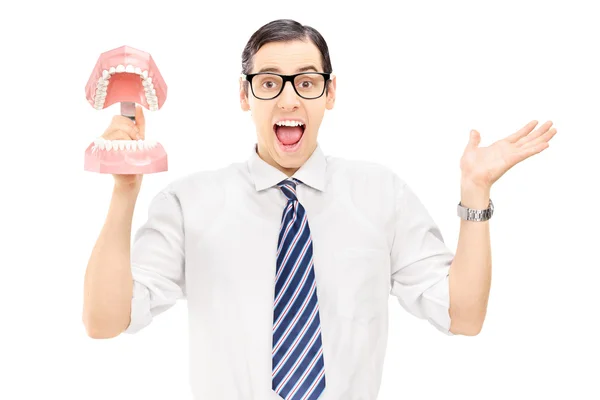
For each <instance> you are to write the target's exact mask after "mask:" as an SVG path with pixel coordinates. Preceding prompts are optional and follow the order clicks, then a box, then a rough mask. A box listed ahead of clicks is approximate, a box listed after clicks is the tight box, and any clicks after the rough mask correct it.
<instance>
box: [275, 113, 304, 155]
mask: <svg viewBox="0 0 600 400" xmlns="http://www.w3.org/2000/svg"><path fill="white" fill-rule="evenodd" d="M305 130H306V125H305V124H304V123H303V122H301V121H295V120H283V121H279V122H277V123H276V124H274V125H273V132H275V136H276V137H277V142H278V143H279V146H280V148H281V149H282V150H284V151H294V150H296V149H297V148H298V147H299V146H300V143H301V141H302V138H303V137H304V131H305Z"/></svg>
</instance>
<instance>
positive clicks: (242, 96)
mask: <svg viewBox="0 0 600 400" xmlns="http://www.w3.org/2000/svg"><path fill="white" fill-rule="evenodd" d="M244 82H246V81H245V80H244V79H243V78H242V77H240V107H241V108H242V111H248V110H250V103H249V102H248V96H247V95H246V91H245V90H244Z"/></svg>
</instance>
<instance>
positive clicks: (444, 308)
mask: <svg viewBox="0 0 600 400" xmlns="http://www.w3.org/2000/svg"><path fill="white" fill-rule="evenodd" d="M422 301H423V304H422V309H423V311H424V314H425V315H426V316H427V320H428V321H429V323H431V324H432V325H433V326H434V327H435V328H436V329H437V330H439V331H440V332H442V333H444V334H446V335H448V336H454V334H453V333H452V332H450V322H451V319H450V280H449V277H448V275H446V276H445V277H444V279H442V280H441V281H439V282H437V283H436V284H435V285H433V286H432V287H430V288H429V289H427V290H426V291H425V292H424V293H423V296H422Z"/></svg>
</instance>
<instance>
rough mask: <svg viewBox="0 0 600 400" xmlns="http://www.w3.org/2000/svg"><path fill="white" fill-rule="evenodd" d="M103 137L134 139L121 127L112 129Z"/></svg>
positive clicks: (107, 138)
mask: <svg viewBox="0 0 600 400" xmlns="http://www.w3.org/2000/svg"><path fill="white" fill-rule="evenodd" d="M102 138H103V139H106V140H132V139H131V136H130V135H129V134H128V133H127V132H125V131H122V130H120V129H116V130H113V131H110V132H109V133H107V134H105V135H102Z"/></svg>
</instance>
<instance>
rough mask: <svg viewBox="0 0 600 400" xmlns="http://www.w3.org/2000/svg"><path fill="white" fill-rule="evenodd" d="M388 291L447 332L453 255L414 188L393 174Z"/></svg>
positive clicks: (405, 306)
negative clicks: (392, 227)
mask: <svg viewBox="0 0 600 400" xmlns="http://www.w3.org/2000/svg"><path fill="white" fill-rule="evenodd" d="M395 193H396V195H395V196H396V197H395V210H394V218H395V219H394V240H393V244H392V250H391V294H392V295H394V296H395V297H397V298H398V301H399V302H400V304H401V305H402V307H403V308H404V309H405V310H406V311H408V312H409V313H410V314H412V315H414V316H416V317H418V318H422V319H426V320H427V321H429V322H430V323H431V324H432V325H433V326H434V327H435V328H437V329H438V330H439V331H441V332H443V333H445V334H446V335H449V336H453V334H452V332H450V314H449V308H450V296H449V292H450V288H449V280H448V273H449V270H450V264H451V263H452V260H453V259H454V254H453V253H452V252H451V251H450V249H448V247H447V246H446V245H445V243H444V239H443V238H442V234H441V232H440V229H439V228H438V226H437V225H436V223H435V222H434V220H433V219H432V217H431V215H430V214H429V212H428V211H427V210H426V209H425V206H424V205H423V203H422V202H421V201H420V200H419V198H418V197H417V195H416V194H415V193H414V191H413V190H412V189H411V188H410V187H409V186H408V184H406V182H404V181H403V180H402V179H400V178H399V177H398V176H395Z"/></svg>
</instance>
